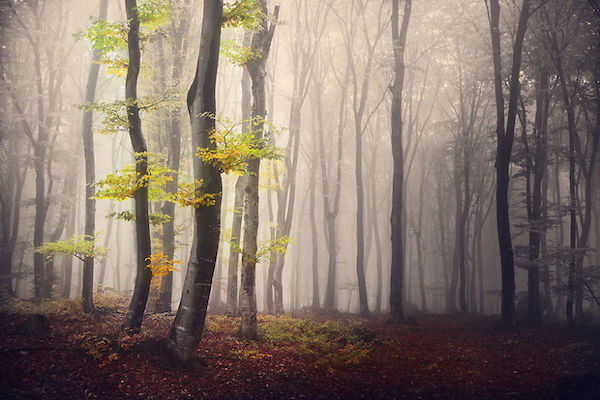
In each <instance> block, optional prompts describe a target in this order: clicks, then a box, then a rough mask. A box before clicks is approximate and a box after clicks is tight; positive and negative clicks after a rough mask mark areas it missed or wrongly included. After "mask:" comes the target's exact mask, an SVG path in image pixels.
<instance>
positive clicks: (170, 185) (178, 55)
mask: <svg viewBox="0 0 600 400" xmlns="http://www.w3.org/2000/svg"><path fill="white" fill-rule="evenodd" d="M184 6H185V10H184V15H180V16H179V26H178V27H175V23H173V27H172V31H173V34H174V37H173V51H172V56H173V72H172V74H171V82H172V85H173V87H175V88H176V87H179V84H180V82H181V75H182V73H183V65H184V63H185V61H186V52H187V39H186V36H187V35H188V32H189V30H190V23H189V17H188V15H187V14H185V13H186V12H187V11H189V7H190V1H189V0H185V1H184ZM167 126H168V128H169V132H168V133H169V150H168V153H169V168H170V169H172V170H173V171H175V172H174V175H173V180H172V181H170V182H167V187H166V190H167V192H169V193H175V192H176V191H177V185H178V183H179V166H180V160H181V115H180V112H179V110H178V109H177V110H174V111H172V112H170V113H169V117H168V124H167ZM162 212H163V214H165V215H167V216H169V221H167V222H166V223H165V224H163V226H162V229H163V231H162V242H163V251H164V254H165V255H166V256H167V257H169V258H171V259H173V258H174V257H175V204H173V203H171V202H168V201H167V202H165V203H164V205H163V207H162ZM172 298H173V271H170V272H169V273H168V274H167V275H165V276H163V277H162V278H161V281H160V294H159V297H158V302H157V304H156V310H157V311H158V312H168V311H171V302H172Z"/></svg>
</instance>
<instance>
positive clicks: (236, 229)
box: [227, 176, 246, 316]
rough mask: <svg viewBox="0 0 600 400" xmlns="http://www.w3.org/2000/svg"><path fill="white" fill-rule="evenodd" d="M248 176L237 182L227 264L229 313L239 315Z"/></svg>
mask: <svg viewBox="0 0 600 400" xmlns="http://www.w3.org/2000/svg"><path fill="white" fill-rule="evenodd" d="M245 191H246V178H245V177H243V176H240V177H238V178H237V180H236V182H235V199H234V206H233V221H232V223H231V241H232V243H233V246H230V250H229V260H228V265H227V315H230V316H235V315H238V313H239V310H238V268H239V256H240V253H239V251H238V248H239V246H240V239H241V237H240V235H241V234H242V216H243V212H244V197H245Z"/></svg>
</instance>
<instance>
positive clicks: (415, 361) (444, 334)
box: [0, 311, 600, 399]
mask: <svg viewBox="0 0 600 400" xmlns="http://www.w3.org/2000/svg"><path fill="white" fill-rule="evenodd" d="M24 318H25V317H24V316H23V315H18V314H2V315H0V398H8V399H83V398H86V399H188V398H199V399H204V398H206V399H359V398H364V399H393V398H398V399H404V398H411V399H412V398H414V399H430V398H440V399H454V398H456V399H471V398H476V399H489V398H506V399H515V398H517V399H528V398H536V399H537V398H539V399H551V398H573V399H581V398H589V399H594V398H600V395H599V392H598V390H599V388H600V382H598V381H597V379H598V377H600V374H599V371H600V360H599V354H600V345H599V341H598V340H599V339H600V338H599V337H598V335H597V334H594V333H593V332H592V331H591V330H590V329H589V328H586V329H585V330H582V329H579V330H570V329H567V328H566V327H564V326H562V325H561V324H559V323H556V324H547V325H543V326H540V327H521V328H517V329H516V330H514V331H510V332H508V331H504V330H499V329H496V328H495V323H496V319H494V318H475V317H466V316H462V317H450V316H433V315H432V316H422V317H420V318H419V319H418V323H417V324H416V325H398V324H388V323H387V322H386V320H385V319H384V317H373V318H370V319H356V318H354V317H343V316H338V317H331V318H330V317H326V316H321V315H318V316H304V317H302V318H300V319H295V318H292V317H282V318H280V319H277V318H275V317H260V318H259V324H262V326H263V328H262V329H261V330H260V333H261V335H262V339H261V340H259V341H258V342H244V341H241V340H239V339H237V338H236V337H235V332H236V326H237V324H238V323H239V320H237V319H234V318H227V317H219V316H209V321H208V325H207V329H206V333H205V336H204V338H203V340H202V343H201V345H200V348H199V353H200V355H201V356H202V357H203V358H204V359H205V360H206V361H207V362H208V366H207V368H206V370H205V372H204V374H197V373H191V372H188V371H182V370H169V369H166V368H165V367H163V366H162V365H161V363H160V354H159V346H158V345H157V343H158V340H159V339H160V338H161V337H164V335H165V334H166V333H167V330H168V328H169V324H170V321H171V318H172V316H169V315H148V316H147V318H146V320H145V323H144V327H143V330H142V333H141V334H139V335H135V336H133V337H119V335H118V328H119V324H120V322H121V321H122V318H123V315H122V314H120V313H118V312H114V311H113V312H112V313H110V314H98V315H96V316H94V317H92V318H85V317H81V316H79V317H76V318H73V317H70V316H65V315H53V316H50V317H49V318H50V324H51V329H50V335H49V336H48V337H36V336H27V335H23V334H15V333H14V332H15V327H16V326H18V324H19V323H20V322H21V321H23V319H24ZM311 335H312V336H311Z"/></svg>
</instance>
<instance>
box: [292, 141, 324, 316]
mask: <svg viewBox="0 0 600 400" xmlns="http://www.w3.org/2000/svg"><path fill="white" fill-rule="evenodd" d="M312 154H313V158H312V160H311V163H310V190H309V191H310V204H309V219H310V231H311V238H312V254H311V255H312V260H311V261H312V262H311V264H312V270H311V272H312V303H311V306H312V309H313V310H319V309H320V308H321V300H320V299H319V238H318V236H317V222H316V217H315V211H316V210H315V201H316V199H315V197H316V193H315V192H316V187H317V176H316V175H317V173H316V172H317V160H316V157H317V154H318V149H317V141H316V140H315V139H314V138H313V148H312ZM300 265H301V264H300V263H298V264H296V270H298V269H299V268H300Z"/></svg>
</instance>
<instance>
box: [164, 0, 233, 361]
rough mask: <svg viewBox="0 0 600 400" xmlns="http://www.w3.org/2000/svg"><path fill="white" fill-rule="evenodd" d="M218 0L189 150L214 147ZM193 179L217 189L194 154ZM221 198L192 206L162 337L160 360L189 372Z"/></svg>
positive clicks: (206, 37) (200, 190) (197, 81)
mask: <svg viewBox="0 0 600 400" xmlns="http://www.w3.org/2000/svg"><path fill="white" fill-rule="evenodd" d="M222 13H223V3H222V1H221V0H207V1H205V2H204V10H203V17H202V32H201V37H202V40H201V43H200V51H199V53H198V63H197V66H196V74H195V77H194V82H193V83H192V86H191V87H190V90H189V92H188V97H187V104H188V111H189V114H190V121H191V131H192V149H197V148H198V147H205V148H206V147H208V148H213V149H214V146H215V145H214V143H211V140H210V137H209V136H210V134H211V132H212V131H213V130H214V128H215V120H214V117H213V116H214V115H215V114H216V101H215V87H216V79H217V69H218V63H219V46H220V38H221V18H222ZM194 178H195V179H196V180H201V181H202V184H200V185H198V187H197V188H196V193H197V194H199V195H202V194H206V193H221V191H222V183H221V175H220V171H219V170H218V169H217V168H215V167H214V166H211V165H209V164H205V163H204V162H202V160H201V159H200V158H197V157H196V158H194ZM220 212H221V200H220V199H219V198H217V199H216V202H215V204H214V205H213V206H200V207H197V208H195V209H194V238H193V242H192V248H191V253H190V260H189V263H188V269H187V273H186V277H185V282H184V287H183V295H182V297H181V301H180V303H179V308H178V309H177V314H176V315H175V320H174V321H173V325H172V326H171V329H170V330H169V334H168V336H167V338H166V340H165V344H164V347H163V349H164V352H165V358H166V361H167V362H168V363H169V364H171V365H176V366H183V367H186V368H190V369H192V370H199V369H201V368H202V362H201V361H200V359H199V358H198V343H199V342H200V338H201V335H202V330H203V329H204V322H205V319H206V310H207V306H208V300H209V297H210V289H211V283H212V278H213V274H214V269H215V263H216V257H217V251H218V246H219V236H220Z"/></svg>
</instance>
